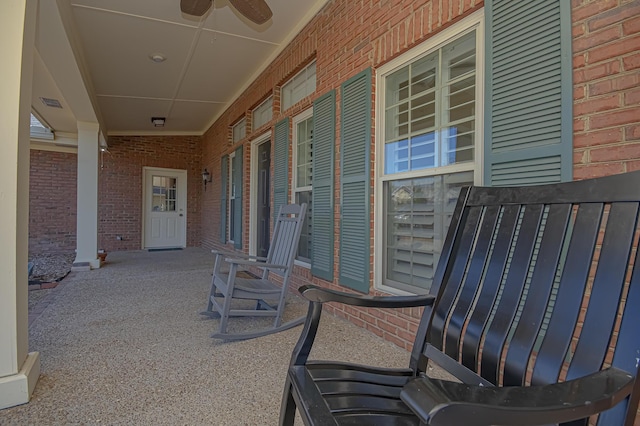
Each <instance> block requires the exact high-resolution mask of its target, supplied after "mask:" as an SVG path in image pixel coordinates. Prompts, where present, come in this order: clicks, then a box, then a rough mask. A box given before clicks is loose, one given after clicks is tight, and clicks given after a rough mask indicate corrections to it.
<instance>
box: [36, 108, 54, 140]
mask: <svg viewBox="0 0 640 426" xmlns="http://www.w3.org/2000/svg"><path fill="white" fill-rule="evenodd" d="M30 131H31V137H32V138H34V139H48V140H52V139H54V133H53V130H51V129H50V128H49V127H48V126H45V125H44V124H42V122H41V121H40V120H39V119H38V118H37V117H36V116H35V115H33V114H31V128H30Z"/></svg>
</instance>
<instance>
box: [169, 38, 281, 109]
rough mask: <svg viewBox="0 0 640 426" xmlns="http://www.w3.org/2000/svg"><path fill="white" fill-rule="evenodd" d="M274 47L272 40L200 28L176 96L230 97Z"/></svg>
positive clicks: (223, 98) (192, 97)
mask: <svg viewBox="0 0 640 426" xmlns="http://www.w3.org/2000/svg"><path fill="white" fill-rule="evenodd" d="M275 49H276V46H275V45H274V44H271V43H265V42H262V41H259V40H252V39H246V38H242V37H236V36H233V35H228V34H222V33H218V32H211V31H203V32H202V33H201V34H200V38H199V40H198V43H197V45H196V48H195V51H194V54H193V58H192V59H191V62H190V64H189V67H188V68H187V72H186V74H185V78H184V81H183V84H182V86H181V87H180V90H179V91H178V96H177V97H178V99H194V100H203V101H216V102H228V101H231V100H232V99H231V97H232V96H233V95H234V94H235V93H236V92H237V91H238V90H240V88H241V87H242V84H243V83H244V82H245V81H247V80H248V79H249V78H250V77H251V76H252V74H253V73H254V72H255V71H256V70H257V69H258V68H259V67H260V65H261V64H262V63H263V62H264V61H265V60H266V59H267V58H268V57H269V55H270V54H271V52H273V51H274V50H275Z"/></svg>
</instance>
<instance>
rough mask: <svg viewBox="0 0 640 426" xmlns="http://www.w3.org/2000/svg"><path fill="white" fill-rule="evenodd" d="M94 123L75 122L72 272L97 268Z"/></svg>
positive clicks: (97, 141) (96, 130) (97, 140)
mask: <svg viewBox="0 0 640 426" xmlns="http://www.w3.org/2000/svg"><path fill="white" fill-rule="evenodd" d="M99 132H100V126H99V124H98V123H85V122H78V213H77V228H76V229H77V230H76V239H77V242H76V260H75V261H74V262H73V268H74V269H75V270H81V269H89V268H91V269H94V268H99V267H100V259H98V154H99V150H100V136H99Z"/></svg>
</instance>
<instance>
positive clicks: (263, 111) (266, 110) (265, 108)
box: [251, 96, 273, 130]
mask: <svg viewBox="0 0 640 426" xmlns="http://www.w3.org/2000/svg"><path fill="white" fill-rule="evenodd" d="M265 116H267V117H268V118H267V119H265V120H262V118H263V117H265ZM257 118H261V120H258V119H257ZM272 118H273V96H269V97H268V98H267V99H265V100H264V102H262V103H261V104H260V105H258V106H257V107H255V108H254V109H253V111H252V112H251V130H256V129H258V128H260V127H262V126H264V125H265V124H267V123H268V122H269V121H271V119H272ZM258 122H259V123H260V124H258Z"/></svg>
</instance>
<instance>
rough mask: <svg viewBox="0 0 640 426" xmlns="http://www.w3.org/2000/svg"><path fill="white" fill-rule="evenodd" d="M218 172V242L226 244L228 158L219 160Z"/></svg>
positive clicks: (224, 157) (225, 156)
mask: <svg viewBox="0 0 640 426" xmlns="http://www.w3.org/2000/svg"><path fill="white" fill-rule="evenodd" d="M220 163H221V164H220V170H222V176H220V186H221V188H220V242H221V243H223V244H224V243H226V242H227V191H228V190H229V183H228V182H227V178H228V173H229V156H228V155H224V156H223V157H222V158H221V159H220Z"/></svg>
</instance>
